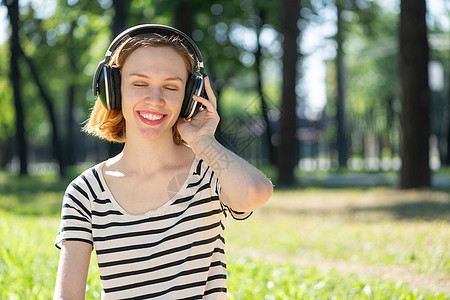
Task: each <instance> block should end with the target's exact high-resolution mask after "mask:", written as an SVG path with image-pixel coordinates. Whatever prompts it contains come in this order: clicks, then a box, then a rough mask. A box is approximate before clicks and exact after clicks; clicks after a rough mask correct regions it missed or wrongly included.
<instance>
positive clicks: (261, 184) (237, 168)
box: [193, 137, 273, 212]
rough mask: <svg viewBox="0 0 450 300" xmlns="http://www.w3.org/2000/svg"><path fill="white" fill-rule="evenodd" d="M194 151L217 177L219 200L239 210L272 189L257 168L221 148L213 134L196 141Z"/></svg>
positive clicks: (251, 206)
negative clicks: (219, 188)
mask: <svg viewBox="0 0 450 300" xmlns="http://www.w3.org/2000/svg"><path fill="white" fill-rule="evenodd" d="M195 147H196V148H195V149H194V148H193V149H194V152H195V153H196V154H197V156H199V157H200V158H202V159H203V160H204V161H205V162H206V163H207V164H208V165H209V166H210V167H211V168H212V170H213V171H214V173H215V174H216V176H217V177H218V178H219V182H220V185H221V187H222V193H221V200H222V202H223V203H224V204H225V205H227V206H228V207H230V208H231V209H233V210H234V211H239V212H250V211H254V210H255V209H256V208H258V207H260V206H261V205H263V204H264V203H266V201H267V200H268V199H269V198H270V196H271V195H272V192H273V185H272V182H271V181H270V180H269V179H268V178H267V177H266V176H265V175H264V174H263V173H262V172H261V171H259V170H258V169H257V168H255V167H253V166H252V165H250V164H249V163H247V162H246V161H245V160H244V159H242V158H240V157H239V156H237V155H236V154H234V153H233V152H231V151H229V150H228V149H226V148H225V147H223V146H222V145H221V144H220V143H219V142H218V141H217V140H216V139H215V138H214V137H211V138H209V139H208V138H203V139H201V140H199V141H197V144H196V145H195Z"/></svg>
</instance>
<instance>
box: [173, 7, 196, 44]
mask: <svg viewBox="0 0 450 300" xmlns="http://www.w3.org/2000/svg"><path fill="white" fill-rule="evenodd" d="M193 14H194V5H193V2H192V1H186V0H183V1H179V2H178V5H177V6H176V8H175V27H176V28H177V29H179V30H181V31H183V32H184V33H186V34H187V35H189V36H191V35H192V31H193V30H194V19H193Z"/></svg>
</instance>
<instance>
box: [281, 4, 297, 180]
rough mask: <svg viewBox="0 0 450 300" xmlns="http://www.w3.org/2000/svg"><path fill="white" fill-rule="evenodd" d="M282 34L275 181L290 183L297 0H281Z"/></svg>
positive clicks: (294, 125) (293, 146)
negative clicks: (280, 94) (280, 93)
mask: <svg viewBox="0 0 450 300" xmlns="http://www.w3.org/2000/svg"><path fill="white" fill-rule="evenodd" d="M281 9H282V12H283V16H282V28H281V33H282V34H283V37H284V39H283V98H282V111H283V115H282V118H281V129H280V136H281V142H280V146H279V147H278V161H277V162H278V163H277V164H278V183H279V184H280V185H283V186H291V185H293V184H294V183H295V178H294V168H295V165H296V158H297V155H296V153H297V146H298V145H297V136H296V131H297V122H296V120H297V113H296V112H297V109H296V107H297V95H296V91H295V88H296V85H297V81H296V79H297V62H298V56H299V52H298V45H297V39H298V37H299V34H300V32H299V29H298V26H297V22H298V20H299V18H300V15H299V14H300V3H299V1H298V0H283V2H282V7H281Z"/></svg>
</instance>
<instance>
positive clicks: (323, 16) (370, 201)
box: [0, 0, 450, 300]
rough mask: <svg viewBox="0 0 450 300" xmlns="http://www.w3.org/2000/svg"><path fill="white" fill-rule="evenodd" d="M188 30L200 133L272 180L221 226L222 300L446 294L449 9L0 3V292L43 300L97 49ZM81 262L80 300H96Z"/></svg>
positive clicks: (383, 3)
mask: <svg viewBox="0 0 450 300" xmlns="http://www.w3.org/2000/svg"><path fill="white" fill-rule="evenodd" d="M142 23H158V24H165V25H170V26H174V27H176V28H179V29H181V30H182V31H184V32H186V33H187V34H189V35H191V36H192V38H193V39H194V40H195V42H196V43H197V44H198V46H199V48H200V50H201V51H202V54H203V58H204V61H205V70H206V72H207V73H208V75H209V76H210V77H211V79H212V82H213V87H214V89H215V92H216V96H217V98H218V109H219V113H220V115H221V122H220V124H219V128H218V130H217V138H218V139H219V140H220V142H221V143H223V144H224V145H225V146H226V147H228V148H230V149H231V150H233V151H235V152H236V153H238V154H239V155H241V156H243V157H244V158H245V159H247V160H248V161H249V162H251V163H252V164H254V165H255V166H257V167H258V168H260V169H261V170H262V171H263V172H265V173H266V174H267V176H269V177H270V178H271V179H272V180H273V182H274V183H275V192H274V194H273V196H272V198H271V199H270V201H268V203H267V204H266V205H264V206H263V207H261V208H259V209H258V210H257V211H255V212H254V213H253V214H252V217H251V218H249V219H248V220H246V221H244V222H237V221H236V222H235V221H233V220H231V218H229V220H228V221H227V230H226V232H225V239H226V240H227V271H228V287H229V289H228V295H229V299H230V300H233V299H249V300H254V299H267V300H271V299H320V300H322V299H330V300H331V299H436V300H443V299H450V247H449V246H450V245H449V243H448V241H449V240H450V168H449V164H450V147H449V142H450V136H449V134H450V130H449V126H450V123H449V118H450V94H449V85H450V79H449V75H450V1H448V0H414V1H411V0H401V1H400V0H191V1H187V0H171V1H167V0H165V1H164V0H130V1H121V0H20V1H18V0H0V107H1V108H0V298H1V299H51V298H52V295H53V287H54V282H55V277H56V271H57V266H58V258H59V250H57V249H56V248H55V247H54V246H53V242H54V239H55V237H56V234H57V230H58V227H59V222H60V210H61V203H62V196H63V194H64V189H65V188H66V187H67V185H68V184H69V183H70V181H71V180H72V179H73V178H75V177H76V176H77V175H78V174H79V173H80V172H82V171H83V170H84V169H86V168H88V167H90V166H92V165H94V164H96V163H98V162H100V161H102V160H104V159H106V158H108V157H109V156H111V155H114V154H116V153H118V152H119V151H120V150H121V147H122V146H121V145H120V144H109V143H107V142H105V141H101V140H99V139H97V138H94V137H90V136H88V135H86V134H84V133H82V132H81V131H80V129H81V128H82V126H83V124H84V122H85V120H86V119H87V118H88V115H89V112H90V107H91V106H92V105H93V103H94V101H95V98H94V96H93V94H92V90H91V87H92V78H93V73H94V71H95V69H96V67H97V64H98V62H99V61H100V60H102V59H103V58H104V56H105V52H106V50H107V48H108V46H109V44H110V42H111V41H112V39H113V38H114V37H115V36H116V35H117V34H119V33H120V32H121V31H122V30H124V29H126V28H128V27H131V26H134V25H137V24H142ZM100 295H101V286H100V278H99V273H98V267H97V263H96V256H95V252H94V251H93V254H92V258H91V266H90V268H89V276H88V281H87V286H86V299H99V298H100Z"/></svg>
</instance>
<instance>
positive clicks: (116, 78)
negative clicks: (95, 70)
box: [111, 65, 122, 109]
mask: <svg viewBox="0 0 450 300" xmlns="http://www.w3.org/2000/svg"><path fill="white" fill-rule="evenodd" d="M121 83H122V76H121V73H120V69H119V67H118V66H116V65H112V66H111V109H121V108H122V91H121Z"/></svg>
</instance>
